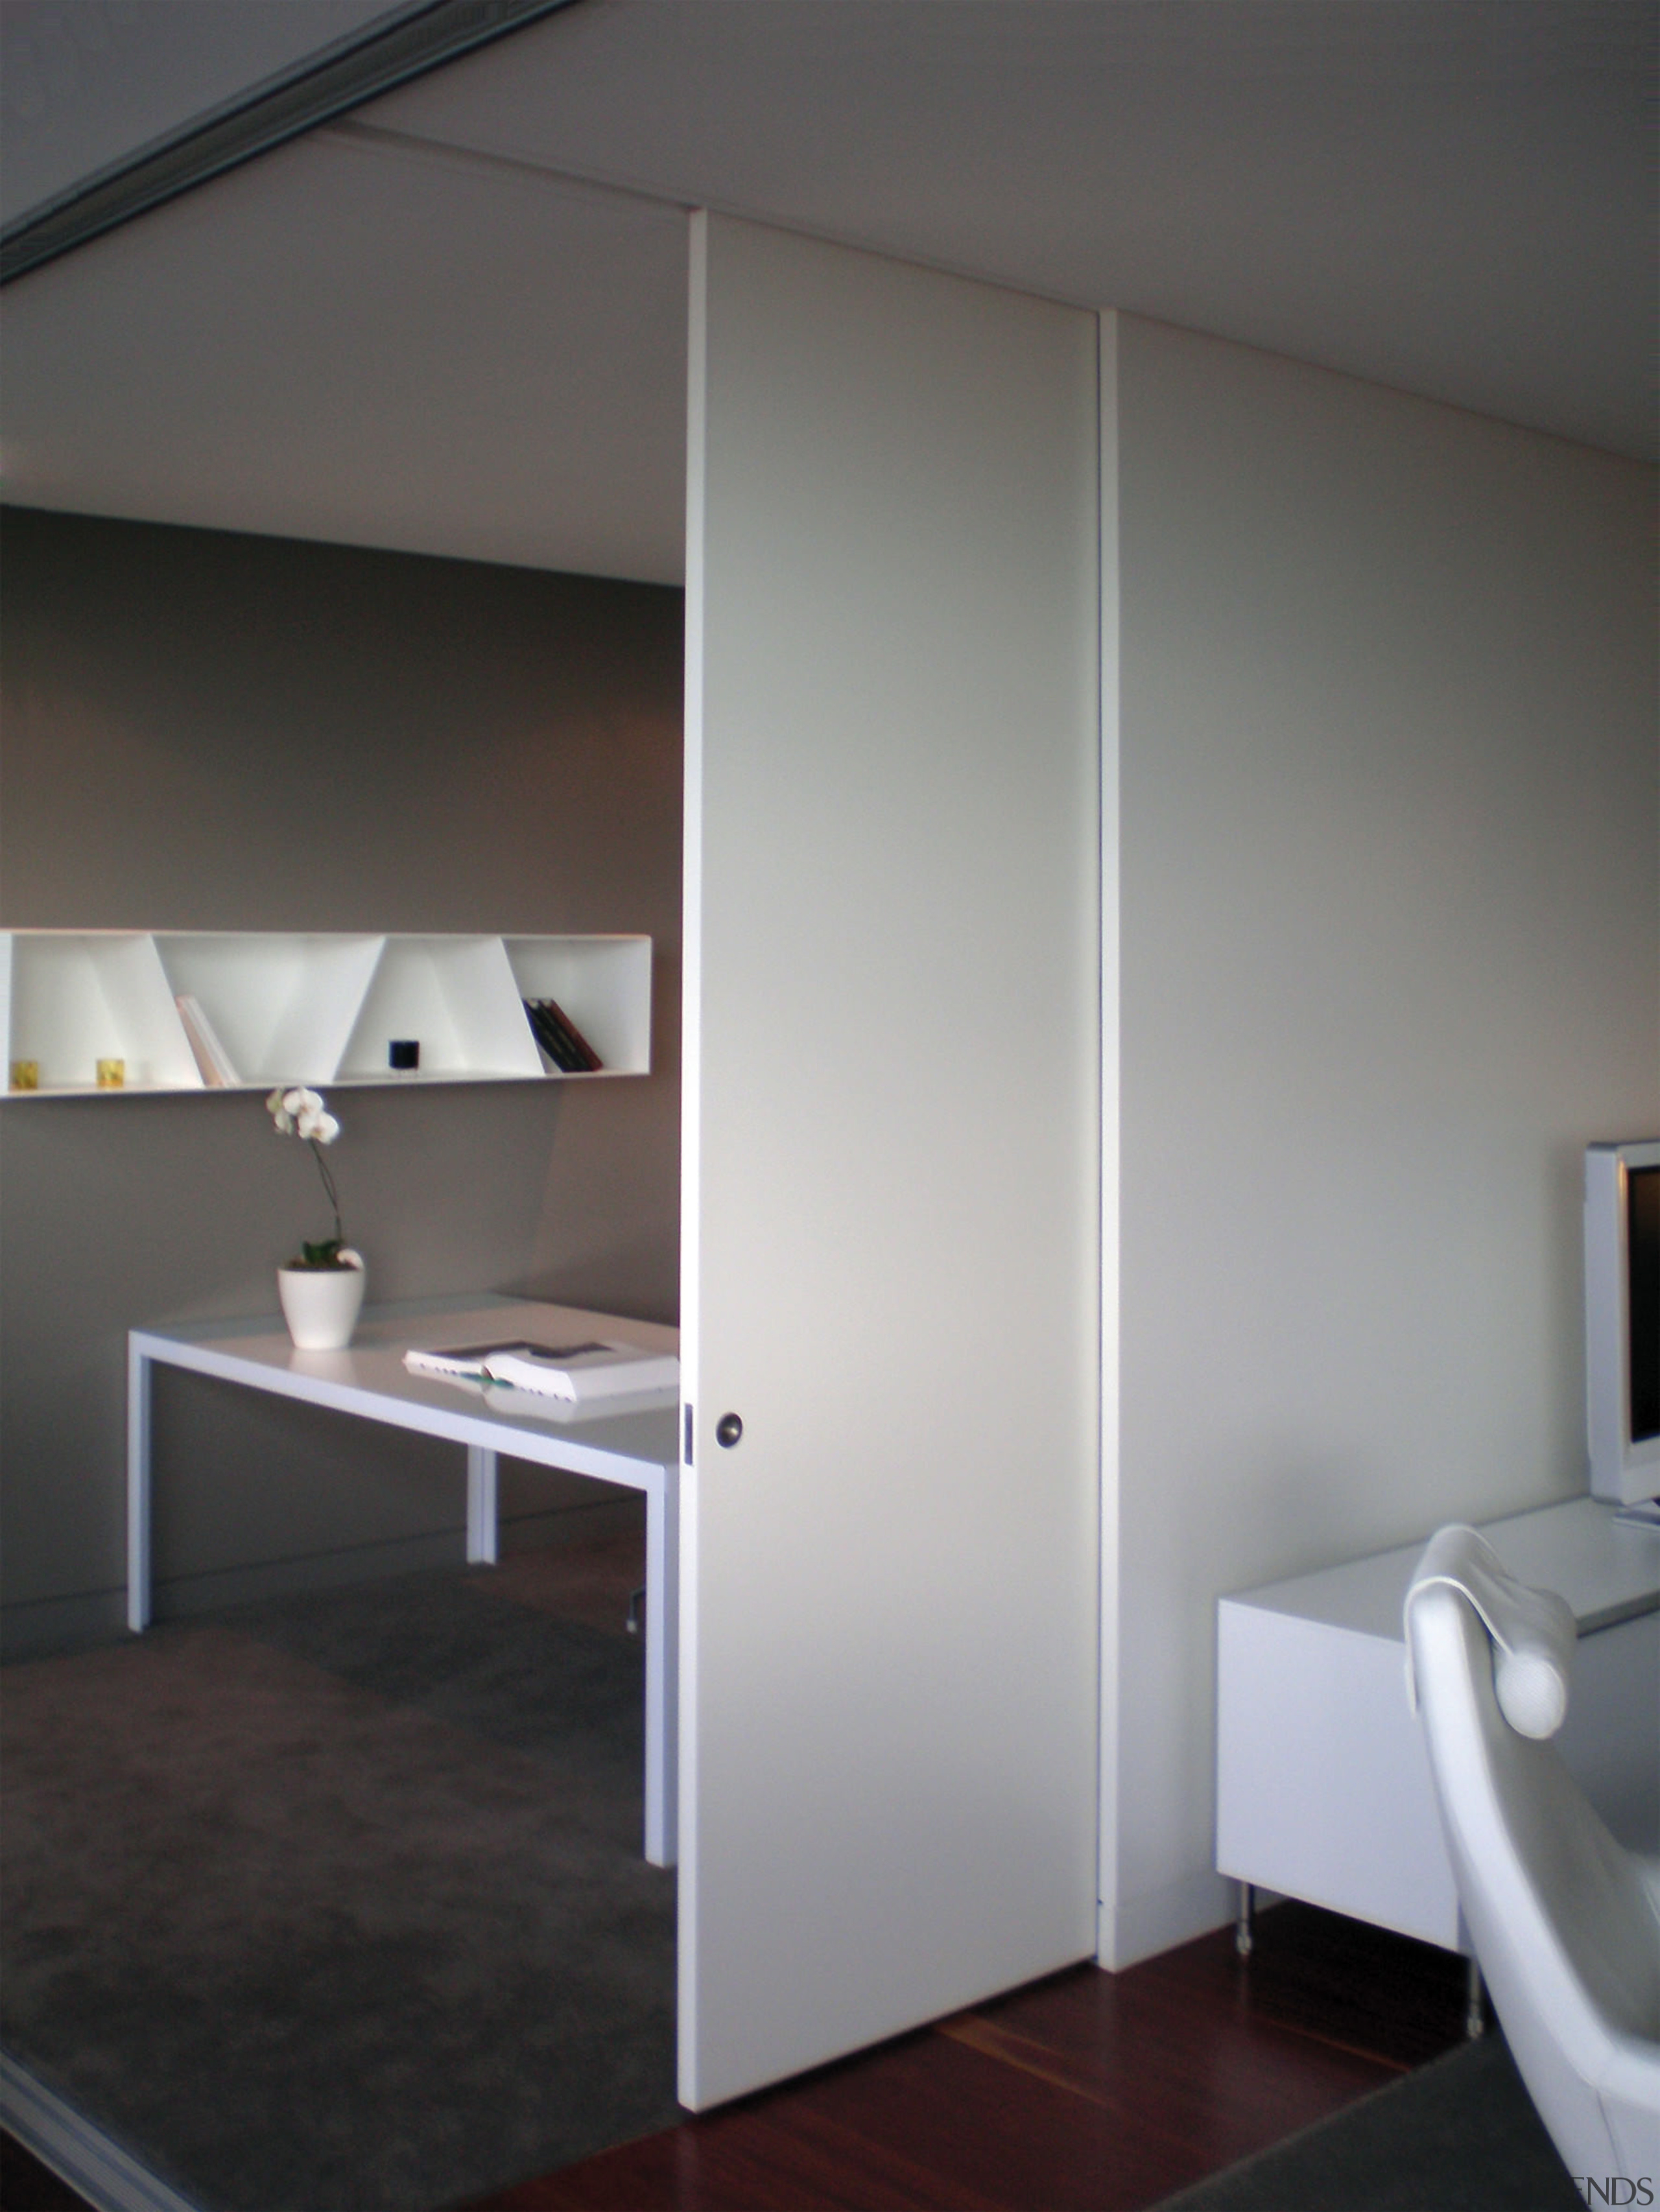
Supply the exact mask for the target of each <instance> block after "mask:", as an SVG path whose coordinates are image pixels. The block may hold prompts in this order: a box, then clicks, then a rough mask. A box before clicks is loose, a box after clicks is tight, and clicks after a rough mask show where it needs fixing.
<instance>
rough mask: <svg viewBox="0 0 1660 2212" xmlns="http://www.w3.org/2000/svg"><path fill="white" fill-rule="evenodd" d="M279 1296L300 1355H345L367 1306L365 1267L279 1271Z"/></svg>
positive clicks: (300, 1268)
mask: <svg viewBox="0 0 1660 2212" xmlns="http://www.w3.org/2000/svg"><path fill="white" fill-rule="evenodd" d="M277 1294H278V1296H279V1297H281V1299H282V1301H283V1320H284V1321H286V1322H287V1323H288V1325H289V1335H290V1336H291V1337H292V1338H293V1339H294V1345H295V1351H296V1352H341V1351H344V1348H345V1347H346V1346H347V1345H349V1344H350V1342H351V1333H352V1331H353V1329H355V1328H356V1326H357V1309H358V1308H359V1307H360V1306H361V1305H362V1303H363V1267H362V1261H359V1262H358V1263H357V1265H356V1267H279V1268H278V1269H277Z"/></svg>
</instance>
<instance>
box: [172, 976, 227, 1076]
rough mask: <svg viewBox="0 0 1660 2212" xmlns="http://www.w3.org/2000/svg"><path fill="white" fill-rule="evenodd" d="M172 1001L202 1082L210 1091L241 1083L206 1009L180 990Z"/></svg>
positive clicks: (189, 992)
mask: <svg viewBox="0 0 1660 2212" xmlns="http://www.w3.org/2000/svg"><path fill="white" fill-rule="evenodd" d="M173 1005H174V1006H177V1007H178V1009H179V1020H180V1021H181V1022H182V1023H183V1024H184V1025H185V1040H186V1042H188V1043H189V1046H190V1048H191V1050H192V1053H193V1054H195V1056H196V1065H197V1066H198V1068H200V1070H201V1071H202V1080H203V1082H204V1083H205V1084H206V1085H208V1087H209V1089H210V1090H212V1091H222V1090H224V1089H226V1088H227V1087H228V1086H229V1085H234V1084H237V1083H240V1080H241V1078H240V1076H239V1075H238V1074H237V1073H236V1070H235V1068H234V1066H232V1065H231V1057H230V1054H228V1052H227V1051H226V1050H225V1048H224V1046H223V1045H222V1044H221V1042H219V1032H218V1031H217V1030H216V1029H215V1028H214V1026H213V1024H212V1023H211V1022H210V1020H209V1019H208V1011H207V1008H206V1007H205V1006H204V1005H203V1004H202V1001H201V1000H199V999H198V997H197V996H196V994H195V993H194V992H193V991H181V992H180V993H179V995H178V997H177V998H176V999H175V1000H173Z"/></svg>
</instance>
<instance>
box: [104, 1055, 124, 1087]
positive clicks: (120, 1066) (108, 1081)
mask: <svg viewBox="0 0 1660 2212" xmlns="http://www.w3.org/2000/svg"><path fill="white" fill-rule="evenodd" d="M126 1080H127V1063H126V1062H125V1060H100V1061H99V1063H98V1088H99V1089H100V1091H120V1090H122V1089H124V1088H125V1085H126Z"/></svg>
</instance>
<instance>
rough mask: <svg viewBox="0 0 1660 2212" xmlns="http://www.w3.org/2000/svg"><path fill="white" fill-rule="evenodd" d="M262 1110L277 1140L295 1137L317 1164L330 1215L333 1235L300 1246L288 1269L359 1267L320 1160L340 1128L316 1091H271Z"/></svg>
mask: <svg viewBox="0 0 1660 2212" xmlns="http://www.w3.org/2000/svg"><path fill="white" fill-rule="evenodd" d="M265 1110H266V1111H267V1113H269V1114H270V1115H271V1120H272V1121H274V1122H275V1123H276V1124H277V1134H278V1136H280V1137H299V1138H301V1139H302V1140H303V1141H304V1142H305V1143H306V1144H307V1145H308V1146H310V1147H311V1156H312V1158H313V1159H314V1160H315V1161H316V1163H317V1172H318V1174H319V1176H322V1178H323V1188H324V1191H325V1194H326V1195H327V1198H328V1201H329V1209H330V1211H331V1212H332V1214H333V1215H334V1234H333V1236H332V1237H325V1239H324V1241H323V1242H322V1243H320V1244H306V1243H302V1244H301V1247H300V1257H299V1258H298V1259H297V1260H290V1261H289V1263H288V1264H289V1267H312V1268H324V1267H326V1268H337V1267H362V1264H363V1260H362V1254H361V1253H358V1252H355V1251H353V1249H352V1248H351V1246H350V1244H348V1243H347V1242H346V1232H345V1231H344V1229H343V1228H342V1227H341V1225H340V1194H339V1192H338V1191H337V1189H336V1188H335V1182H334V1177H333V1176H332V1175H331V1174H330V1172H329V1164H328V1162H327V1161H326V1160H325V1158H323V1147H324V1146H325V1145H331V1144H332V1143H333V1142H334V1140H335V1139H336V1138H337V1136H338V1135H339V1133H340V1124H339V1123H338V1122H337V1121H336V1120H335V1118H334V1116H333V1115H332V1114H331V1113H330V1111H329V1109H328V1108H327V1107H326V1106H325V1104H324V1103H323V1095H322V1093H321V1092H320V1091H306V1090H302V1089H300V1088H298V1087H296V1088H295V1089H294V1090H291V1091H284V1090H283V1089H281V1088H280V1087H279V1088H278V1089H277V1090H276V1091H272V1092H271V1097H269V1098H267V1099H266V1101H265Z"/></svg>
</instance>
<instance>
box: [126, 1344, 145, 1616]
mask: <svg viewBox="0 0 1660 2212" xmlns="http://www.w3.org/2000/svg"><path fill="white" fill-rule="evenodd" d="M149 1618H150V1362H149V1359H148V1358H146V1357H145V1355H144V1354H143V1352H140V1351H138V1350H137V1347H136V1346H133V1345H131V1344H130V1345H129V1346H127V1626H128V1627H129V1628H130V1629H131V1630H132V1632H133V1633H134V1635H137V1634H138V1633H139V1632H140V1631H141V1630H143V1629H145V1628H148V1627H149Z"/></svg>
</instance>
